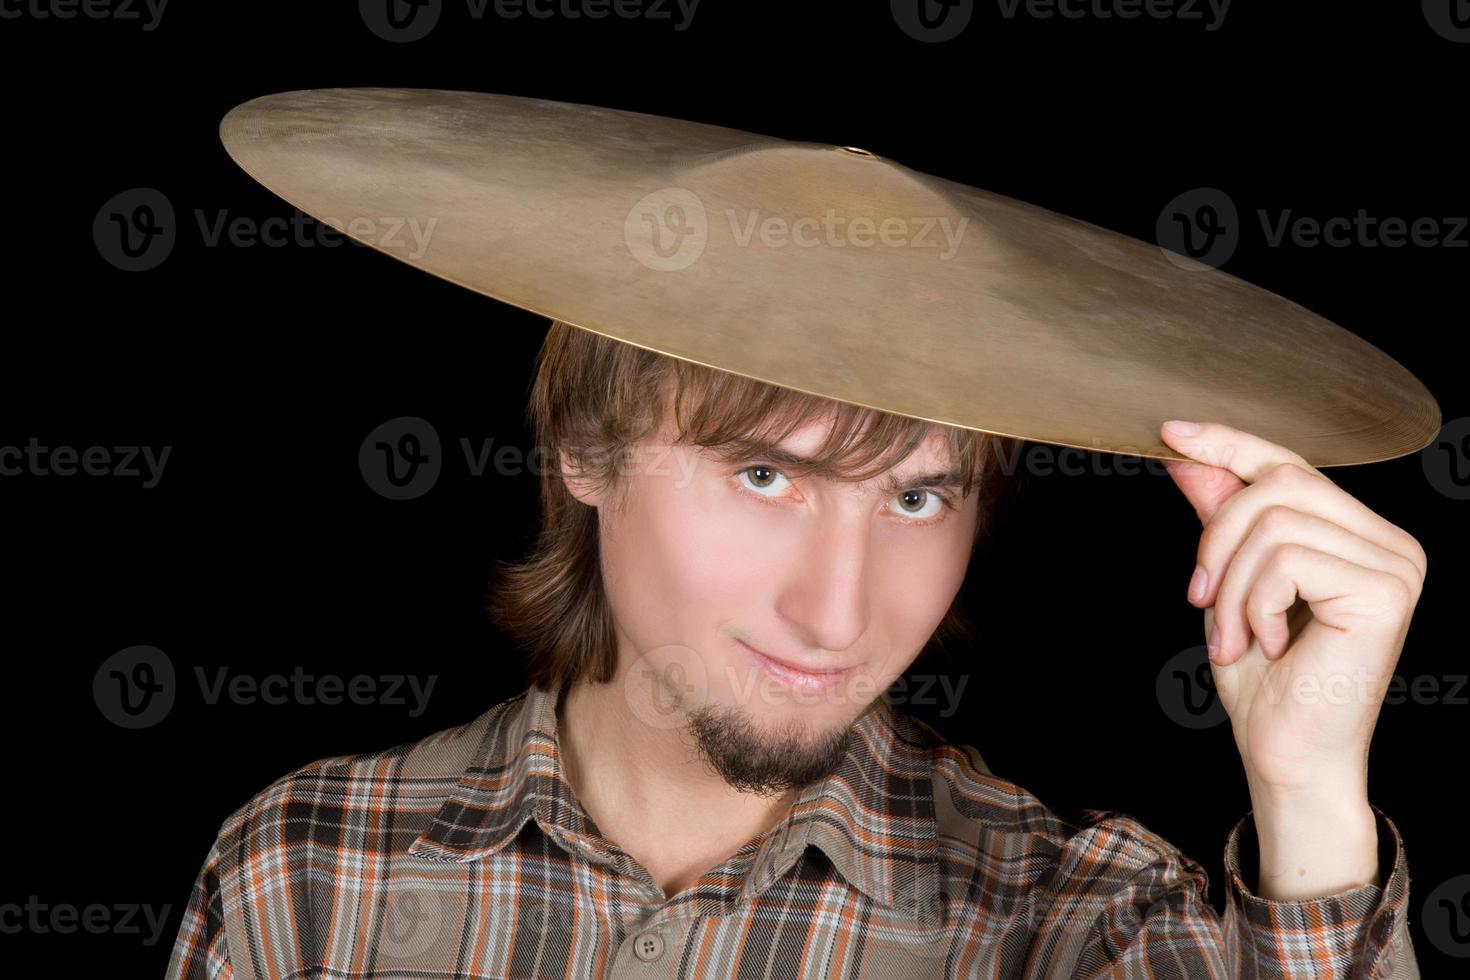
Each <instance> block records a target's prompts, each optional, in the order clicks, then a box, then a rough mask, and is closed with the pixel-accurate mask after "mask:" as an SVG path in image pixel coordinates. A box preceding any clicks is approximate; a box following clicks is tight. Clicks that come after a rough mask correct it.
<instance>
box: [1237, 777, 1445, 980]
mask: <svg viewBox="0 0 1470 980" xmlns="http://www.w3.org/2000/svg"><path fill="white" fill-rule="evenodd" d="M1369 806H1370V807H1372V810H1373V815H1374V818H1375V820H1376V821H1377V827H1378V875H1379V880H1380V881H1381V882H1382V883H1383V884H1381V885H1374V884H1364V885H1359V886H1357V887H1356V888H1351V889H1348V890H1347V891H1343V892H1338V893H1337V894H1336V895H1329V896H1324V897H1321V898H1309V899H1300V900H1296V901H1279V900H1275V899H1269V898H1262V897H1260V896H1259V895H1256V894H1255V893H1253V892H1252V891H1251V890H1250V889H1249V888H1248V887H1247V886H1246V879H1247V878H1249V880H1251V881H1255V880H1256V878H1257V871H1258V868H1259V849H1258V845H1257V841H1256V828H1255V821H1254V819H1253V813H1247V814H1246V815H1245V816H1244V817H1242V818H1241V819H1240V821H1239V822H1238V823H1237V824H1236V825H1235V826H1234V827H1233V828H1232V829H1231V831H1230V837H1229V839H1228V840H1227V841H1226V842H1225V881H1226V886H1225V892H1226V895H1225V902H1226V909H1225V929H1226V933H1227V935H1228V936H1229V937H1230V938H1231V940H1232V941H1233V942H1236V943H1238V944H1239V946H1240V952H1241V953H1242V954H1243V956H1244V958H1245V959H1246V960H1247V961H1250V960H1254V962H1256V963H1257V964H1259V965H1260V967H1261V970H1260V973H1259V975H1260V976H1263V977H1282V978H1297V977H1303V978H1305V977H1311V978H1321V977H1324V976H1328V977H1347V976H1349V975H1350V974H1351V975H1352V976H1354V977H1358V976H1362V977H1375V978H1377V977H1383V978H1388V977H1393V976H1417V975H1418V974H1417V967H1416V966H1415V964H1414V953H1413V946H1412V944H1411V943H1410V942H1409V934H1408V901H1409V868H1408V861H1407V857H1406V855H1405V853H1404V842H1403V839H1402V838H1401V837H1400V836H1399V832H1398V828H1397V827H1395V826H1394V824H1393V821H1392V820H1389V819H1388V816H1387V815H1386V814H1384V812H1383V811H1382V810H1380V809H1379V808H1378V807H1377V806H1374V805H1373V804H1371V803H1370V804H1369Z"/></svg>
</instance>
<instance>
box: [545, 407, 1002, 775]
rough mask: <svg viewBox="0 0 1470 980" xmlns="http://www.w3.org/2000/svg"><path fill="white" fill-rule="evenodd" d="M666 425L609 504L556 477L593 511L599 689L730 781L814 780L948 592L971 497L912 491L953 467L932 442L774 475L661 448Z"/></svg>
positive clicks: (970, 523)
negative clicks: (861, 478) (695, 751)
mask: <svg viewBox="0 0 1470 980" xmlns="http://www.w3.org/2000/svg"><path fill="white" fill-rule="evenodd" d="M826 431H827V424H826V423H825V422H824V423H815V424H812V425H809V426H807V427H805V428H803V429H800V430H798V431H797V432H795V433H793V434H792V435H791V436H790V437H788V438H787V439H786V440H784V441H783V442H781V443H780V444H779V448H780V449H783V450H786V451H788V452H790V453H794V454H796V455H798V456H808V455H810V454H811V453H812V452H813V451H814V450H815V449H816V448H817V446H818V445H819V444H820V442H821V441H822V438H823V436H824V435H825V433H826ZM670 432H671V430H670V429H669V428H668V423H667V422H666V423H665V428H664V429H663V430H662V431H661V432H660V433H659V434H658V436H657V437H656V438H653V439H650V440H648V441H647V442H645V443H644V444H642V445H640V446H639V447H638V450H637V452H636V453H635V454H634V455H633V456H632V458H631V459H630V460H629V461H628V463H627V465H626V466H624V467H623V470H624V473H623V480H624V481H625V483H626V484H627V489H626V492H625V494H624V495H623V496H622V497H621V498H620V499H618V498H613V497H605V496H597V495H592V494H589V493H587V492H585V491H584V490H582V489H579V488H578V486H577V485H576V484H575V483H569V486H571V488H572V490H573V492H574V493H576V494H577V495H578V496H579V497H580V499H582V500H583V501H584V502H587V503H591V504H593V505H595V506H599V519H600V522H601V529H602V530H601V535H602V536H601V547H602V569H603V577H604V582H605V585H606V588H607V591H608V596H609V600H610V602H611V605H612V609H613V615H614V619H615V622H616V627H617V634H618V643H619V663H618V677H617V679H616V680H615V682H614V683H616V684H619V685H621V686H623V688H624V690H625V691H626V692H627V696H628V697H629V698H630V701H634V700H636V701H638V702H639V703H638V704H636V705H633V709H634V711H633V713H634V714H635V716H637V717H638V718H640V719H641V720H642V721H643V722H644V723H646V724H652V725H654V726H655V727H660V728H682V729H685V730H688V731H691V732H692V733H693V734H694V736H695V739H696V741H697V742H698V744H699V746H700V748H701V750H702V751H703V753H704V755H705V756H706V757H707V759H708V760H709V761H710V762H711V763H712V764H713V766H714V767H715V769H716V770H717V771H718V772H720V773H721V774H722V775H723V776H724V777H725V779H726V780H727V782H729V783H730V784H731V785H734V786H737V787H738V788H742V789H747V790H752V791H756V792H764V793H772V792H780V791H783V790H785V789H789V788H794V787H799V786H801V785H805V784H806V783H809V782H813V781H816V780H818V779H821V778H824V777H825V776H826V775H827V774H828V773H829V772H830V771H831V770H832V769H833V768H835V766H836V764H837V762H838V761H840V759H841V755H842V751H843V748H844V745H845V736H846V733H847V729H848V728H849V726H850V725H851V724H852V722H853V721H854V720H855V719H856V718H857V717H858V716H859V715H860V714H861V713H862V712H863V710H864V709H865V708H866V707H868V705H869V704H871V703H872V702H873V701H874V699H876V698H877V697H879V696H881V695H882V694H883V692H884V691H885V690H886V689H887V688H888V687H889V685H890V684H892V683H893V681H894V680H895V679H897V678H898V677H899V675H900V674H902V673H903V672H904V670H905V669H907V667H908V666H909V664H911V663H912V662H913V660H914V659H915V658H916V657H917V656H918V654H919V652H920V651H921V650H922V648H923V646H924V644H925V642H926V641H927V640H928V639H929V637H930V636H931V635H932V634H933V632H934V630H935V629H936V627H937V626H938V624H939V622H940V621H941V620H942V619H943V617H944V614H945V612H946V611H947V610H948V608H949V605H950V603H951V601H952V600H953V599H954V596H955V594H956V592H957V591H958V589H959V587H960V584H961V582H962V580H963V578H964V574H965V569H966V566H967V564H968V562H969V558H970V551H971V546H972V543H973V540H974V536H975V521H976V519H977V513H976V502H975V496H974V495H973V494H972V495H971V496H970V497H968V498H961V497H960V495H959V489H958V488H957V487H953V486H935V487H932V488H916V487H917V482H918V480H919V478H920V477H923V476H927V475H929V474H936V473H942V472H946V471H950V470H952V469H953V467H952V465H951V460H949V459H948V458H947V456H948V453H947V449H946V446H945V443H944V441H943V440H942V438H941V437H940V436H939V435H937V434H936V435H934V436H932V437H931V438H930V440H929V441H927V442H925V443H924V444H922V445H921V446H920V447H919V448H918V449H916V450H915V451H914V452H913V453H912V454H910V456H909V457H908V458H907V459H905V460H903V461H902V462H901V463H900V464H898V465H897V466H895V467H893V468H892V469H890V470H889V471H888V472H886V473H884V474H880V475H879V476H878V477H875V478H873V479H870V480H868V481H865V482H861V483H857V482H845V481H836V480H827V479H823V478H820V477H816V476H808V477H799V478H793V477H789V476H788V475H787V474H786V473H785V472H784V469H783V468H782V467H781V466H780V464H779V463H776V462H773V461H772V460H771V459H770V458H769V457H764V458H753V459H750V460H746V461H735V462H730V463H724V462H721V461H719V460H718V459H716V458H715V456H714V455H712V454H710V453H709V452H708V451H706V450H703V449H701V448H699V447H690V446H673V445H670V441H671V440H670ZM940 495H945V496H948V498H949V500H950V501H951V502H952V503H953V505H954V509H951V508H950V507H948V506H946V505H945V504H944V502H943V501H942V500H941V499H940ZM772 661H778V662H779V663H773V662H772ZM782 665H786V667H785V669H783V666H782Z"/></svg>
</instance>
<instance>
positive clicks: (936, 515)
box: [736, 463, 954, 525]
mask: <svg viewBox="0 0 1470 980" xmlns="http://www.w3.org/2000/svg"><path fill="white" fill-rule="evenodd" d="M736 479H737V480H738V481H739V483H740V485H741V486H742V487H745V488H748V489H749V490H751V491H752V492H754V493H755V494H756V495H757V496H760V497H763V498H765V499H767V500H771V501H775V500H779V499H781V498H782V497H784V496H786V494H785V493H783V492H782V491H784V490H785V489H786V488H787V487H788V486H790V484H791V479H790V478H789V477H787V476H786V474H784V473H782V472H781V471H780V470H778V469H776V468H775V467H774V466H770V465H768V464H765V463H753V464H751V465H749V466H746V467H745V468H744V469H742V470H740V472H739V473H737V474H736ZM893 503H894V505H896V509H893V508H891V512H892V513H893V514H894V515H895V516H897V517H898V518H899V519H900V520H901V521H902V522H903V523H906V524H918V525H929V524H938V523H939V522H940V521H941V520H943V517H942V514H943V512H944V511H945V510H946V509H949V508H952V507H953V506H954V504H953V503H952V502H951V501H950V500H949V498H948V497H946V496H945V495H944V494H942V493H940V492H939V491H937V490H929V489H927V488H923V487H914V488H912V489H909V490H904V491H901V492H900V493H897V494H895V495H894V496H893Z"/></svg>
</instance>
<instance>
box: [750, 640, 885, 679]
mask: <svg viewBox="0 0 1470 980" xmlns="http://www.w3.org/2000/svg"><path fill="white" fill-rule="evenodd" d="M737 642H738V643H739V644H740V646H741V647H743V648H744V649H745V651H746V652H747V653H748V654H749V655H750V657H751V659H752V660H753V661H755V663H756V665H757V666H759V667H760V668H761V669H763V670H764V671H765V672H766V673H767V674H769V675H771V676H772V677H774V678H776V679H777V680H778V681H781V682H782V683H784V684H787V685H789V686H791V687H794V688H799V689H801V690H806V691H825V690H828V689H830V688H833V687H836V686H837V685H838V684H840V683H841V682H842V681H843V680H845V679H846V678H847V677H848V676H849V675H850V674H852V672H853V670H855V669H856V665H854V666H851V667H838V668H835V669H834V668H830V667H827V668H823V669H821V670H808V669H807V668H804V667H797V666H794V665H793V664H790V663H788V662H787V661H784V660H777V659H776V658H775V657H772V656H770V655H769V654H765V653H762V652H761V651H759V650H757V649H756V648H755V647H753V646H751V645H750V644H749V643H746V642H745V641H744V640H739V641H737Z"/></svg>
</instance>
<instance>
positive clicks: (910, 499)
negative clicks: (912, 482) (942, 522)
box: [893, 487, 949, 522]
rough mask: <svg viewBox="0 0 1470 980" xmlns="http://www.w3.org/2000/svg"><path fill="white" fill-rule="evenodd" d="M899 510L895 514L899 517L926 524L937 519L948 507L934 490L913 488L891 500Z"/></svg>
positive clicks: (947, 502)
mask: <svg viewBox="0 0 1470 980" xmlns="http://www.w3.org/2000/svg"><path fill="white" fill-rule="evenodd" d="M893 501H894V503H895V504H897V505H898V507H899V509H898V510H897V511H896V512H895V513H897V514H899V516H901V517H906V518H909V519H911V520H918V521H921V522H927V521H930V520H932V519H933V518H935V517H938V516H939V515H940V514H941V513H943V512H944V508H945V507H947V506H949V501H947V500H945V499H944V497H943V496H942V495H941V494H939V493H937V492H936V491H934V490H926V489H924V488H922V487H915V488H914V489H912V490H904V491H902V492H900V493H898V494H896V495H895V496H894V498H893Z"/></svg>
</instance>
